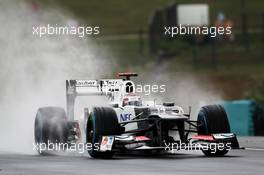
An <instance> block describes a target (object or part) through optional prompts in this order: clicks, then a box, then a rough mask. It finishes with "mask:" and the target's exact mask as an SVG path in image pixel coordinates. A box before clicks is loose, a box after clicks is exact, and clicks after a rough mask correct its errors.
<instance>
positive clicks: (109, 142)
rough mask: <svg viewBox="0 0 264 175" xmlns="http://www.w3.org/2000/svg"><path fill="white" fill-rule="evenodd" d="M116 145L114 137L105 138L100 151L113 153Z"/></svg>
mask: <svg viewBox="0 0 264 175" xmlns="http://www.w3.org/2000/svg"><path fill="white" fill-rule="evenodd" d="M113 143H114V136H103V137H102V142H101V145H100V151H103V152H104V151H111V150H112V146H113Z"/></svg>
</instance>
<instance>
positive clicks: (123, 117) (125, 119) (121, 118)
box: [120, 114, 132, 122]
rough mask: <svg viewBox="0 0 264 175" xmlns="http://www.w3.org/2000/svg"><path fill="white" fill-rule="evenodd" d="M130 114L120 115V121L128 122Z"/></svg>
mask: <svg viewBox="0 0 264 175" xmlns="http://www.w3.org/2000/svg"><path fill="white" fill-rule="evenodd" d="M131 115H132V114H120V121H123V122H125V121H129V120H130V119H131Z"/></svg>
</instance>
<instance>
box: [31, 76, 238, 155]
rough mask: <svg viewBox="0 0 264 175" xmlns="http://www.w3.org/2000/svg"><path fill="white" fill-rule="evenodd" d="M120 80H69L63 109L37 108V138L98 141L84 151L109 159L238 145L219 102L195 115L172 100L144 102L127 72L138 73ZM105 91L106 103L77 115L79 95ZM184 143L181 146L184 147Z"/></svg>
mask: <svg viewBox="0 0 264 175" xmlns="http://www.w3.org/2000/svg"><path fill="white" fill-rule="evenodd" d="M118 75H119V77H120V78H118V79H101V80H67V81H66V100H67V106H66V112H65V110H64V109H63V108H60V107H41V108H39V109H38V111H37V115H36V119H35V142H36V143H37V144H41V143H47V142H54V143H57V142H62V143H66V144H71V143H76V142H84V143H91V144H92V145H93V144H94V145H95V144H99V145H100V149H96V148H97V147H93V146H92V147H91V149H89V150H87V151H88V153H89V155H90V156H91V157H94V158H110V157H112V156H113V155H114V154H115V153H126V152H130V151H137V152H145V153H146V151H147V150H148V153H150V152H149V150H155V152H156V153H164V152H166V153H168V152H170V151H171V150H168V149H167V147H168V145H172V147H171V149H173V150H174V151H175V150H176V151H177V150H179V149H187V148H188V150H189V148H192V149H193V148H195V149H197V148H198V149H199V150H201V151H202V152H203V153H204V154H205V155H206V156H223V155H225V154H227V152H228V151H229V150H230V149H231V148H232V149H236V148H239V144H238V141H237V139H236V135H235V134H234V133H231V132H230V126H229V122H228V117H227V114H226V112H225V110H224V108H223V107H222V106H221V105H208V106H204V107H202V108H201V109H200V112H199V114H198V116H197V119H196V120H191V117H190V115H191V114H190V110H189V112H188V113H186V112H185V111H184V109H183V108H182V107H180V106H177V105H176V104H175V103H173V102H163V103H161V104H157V103H156V101H155V100H153V101H143V100H142V98H141V97H140V96H139V95H138V94H136V92H135V89H136V87H135V84H134V83H133V81H131V80H130V79H131V77H134V76H137V74H136V73H119V74H118ZM91 95H93V96H94V95H97V96H102V95H103V96H107V97H108V99H109V105H108V106H104V107H101V106H100V107H97V106H94V107H88V106H87V108H84V110H83V111H84V113H83V115H82V118H81V119H80V120H75V116H74V109H75V99H76V98H77V97H78V96H87V98H88V99H89V96H91ZM183 144H184V147H183V146H182V145H183Z"/></svg>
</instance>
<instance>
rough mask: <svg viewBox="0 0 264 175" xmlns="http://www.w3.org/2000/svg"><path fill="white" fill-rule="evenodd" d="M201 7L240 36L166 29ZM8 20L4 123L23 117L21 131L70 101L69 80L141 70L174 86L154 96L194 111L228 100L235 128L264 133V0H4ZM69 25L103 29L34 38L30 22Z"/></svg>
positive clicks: (3, 41)
mask: <svg viewBox="0 0 264 175" xmlns="http://www.w3.org/2000/svg"><path fill="white" fill-rule="evenodd" d="M201 4H202V5H204V6H206V7H207V8H206V9H207V10H206V13H205V14H206V16H204V18H206V19H208V24H207V26H209V27H210V26H225V27H226V26H231V27H232V35H228V36H216V37H215V38H212V37H210V36H204V35H203V36H201V35H190V36H176V37H174V38H168V37H166V36H165V35H164V30H163V29H164V26H178V25H179V21H181V20H184V19H180V18H181V16H186V15H188V16H189V18H191V19H192V14H190V13H188V14H187V13H185V12H183V11H181V10H180V7H181V6H182V5H192V7H195V6H196V5H201ZM197 13H200V12H199V10H198V11H197ZM201 13H203V12H202V11H201ZM193 18H194V17H193ZM0 22H1V24H2V26H3V27H1V29H0V48H1V52H0V68H1V69H0V73H1V74H0V81H1V82H3V85H2V86H1V87H0V95H1V100H0V104H1V116H0V119H1V120H2V121H4V122H0V125H1V124H2V126H1V128H2V129H3V130H4V129H7V130H8V129H14V128H17V127H18V126H17V125H15V124H14V125H13V126H11V125H9V124H8V125H6V124H5V123H12V122H13V123H15V122H16V121H17V120H21V118H23V120H24V121H26V123H29V124H30V125H20V126H19V127H20V129H27V130H29V129H30V130H31V129H32V131H33V128H32V127H33V121H34V115H35V111H36V110H37V108H38V107H39V106H43V105H60V106H65V85H64V83H65V80H66V79H70V78H76V79H81V78H86V79H92V78H112V77H113V76H115V74H116V73H117V72H122V71H133V72H138V73H139V75H140V76H139V78H138V80H136V82H141V83H142V82H143V83H146V84H166V87H167V92H166V94H152V95H151V96H145V98H146V99H148V98H151V99H153V98H159V99H160V100H169V101H175V102H176V103H177V104H179V105H183V106H184V107H186V109H188V106H189V105H191V106H193V108H194V110H193V111H194V116H193V117H194V118H196V116H195V112H196V111H198V110H199V107H200V106H201V105H205V104H211V103H221V104H223V106H224V107H225V108H226V110H227V112H228V115H229V120H230V123H231V128H232V130H233V132H235V133H237V134H238V135H264V111H263V108H264V49H263V48H264V47H263V46H264V1H261V0H184V1H183V0H145V1H141V0H100V1H98V0H75V1H72V0H55V1H54V0H20V1H19V0H15V1H12V2H10V1H8V0H0ZM69 23H72V24H75V25H76V24H77V25H80V26H99V27H100V34H99V35H94V36H86V37H85V38H77V37H72V36H45V37H43V38H38V37H36V36H33V35H32V26H41V25H47V24H58V25H63V24H69ZM10 106H16V108H17V110H12V111H10ZM18 111H19V112H18ZM7 116H8V117H7ZM18 116H19V117H20V118H17V117H18ZM21 121H22V120H21ZM31 124H32V125H31ZM27 135H29V136H31V135H32V133H28V134H27ZM1 136H2V137H3V138H6V139H7V138H10V135H9V136H5V135H1ZM3 147H4V146H3Z"/></svg>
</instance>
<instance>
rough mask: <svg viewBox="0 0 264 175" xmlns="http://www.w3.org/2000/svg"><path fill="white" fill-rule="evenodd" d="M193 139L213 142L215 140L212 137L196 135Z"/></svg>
mask: <svg viewBox="0 0 264 175" xmlns="http://www.w3.org/2000/svg"><path fill="white" fill-rule="evenodd" d="M192 139H196V140H208V141H213V140H214V138H213V136H211V135H194V136H192Z"/></svg>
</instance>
